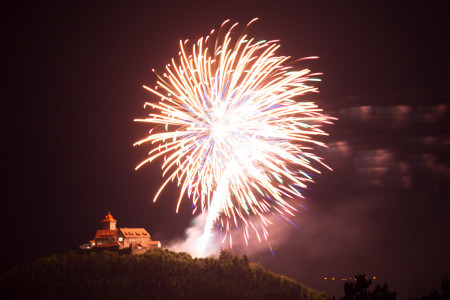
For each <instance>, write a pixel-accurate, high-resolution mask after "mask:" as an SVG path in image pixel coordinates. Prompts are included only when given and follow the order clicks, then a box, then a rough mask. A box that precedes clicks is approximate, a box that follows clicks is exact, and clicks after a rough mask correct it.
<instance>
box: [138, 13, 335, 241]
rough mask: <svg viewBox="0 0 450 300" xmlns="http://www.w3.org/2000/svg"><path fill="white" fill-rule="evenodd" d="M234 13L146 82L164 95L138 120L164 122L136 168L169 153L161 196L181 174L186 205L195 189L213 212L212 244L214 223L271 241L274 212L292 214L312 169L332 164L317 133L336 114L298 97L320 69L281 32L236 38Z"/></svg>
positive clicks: (198, 204) (196, 199)
mask: <svg viewBox="0 0 450 300" xmlns="http://www.w3.org/2000/svg"><path fill="white" fill-rule="evenodd" d="M253 21H254V20H252V21H251V22H250V23H252V22H253ZM227 22H228V21H225V22H224V23H223V24H222V26H221V30H219V32H218V34H217V37H216V38H215V39H214V40H213V39H212V38H211V37H213V34H215V32H214V30H213V31H211V33H210V35H209V36H207V37H206V38H200V39H199V40H198V41H197V43H194V44H192V45H191V46H189V45H190V44H189V42H188V41H185V42H182V41H180V52H179V56H178V57H177V58H176V59H172V61H171V63H170V64H167V65H166V68H165V69H166V70H165V73H164V74H163V75H162V76H159V75H158V74H157V76H158V78H159V80H158V81H157V85H156V87H155V88H149V87H146V86H144V88H145V89H147V90H149V91H150V92H152V93H153V94H155V95H157V96H158V97H160V101H159V102H158V103H145V106H144V107H147V106H149V107H151V108H152V109H153V111H152V113H150V114H149V117H148V118H146V119H136V120H135V121H137V122H146V123H152V124H157V125H158V124H159V125H160V126H155V127H154V128H153V129H152V130H151V131H150V133H149V135H148V136H147V137H146V138H145V139H143V140H140V141H138V142H136V143H135V145H141V144H143V143H146V142H150V143H151V144H154V145H155V146H154V147H153V149H152V150H151V151H150V152H149V157H148V158H147V159H146V160H144V161H143V162H141V163H140V164H139V165H138V166H137V167H136V169H138V168H140V167H141V166H142V165H144V164H146V163H150V162H152V161H154V160H155V159H157V158H163V164H162V169H163V176H165V175H166V174H167V175H168V178H167V179H166V181H165V182H164V183H163V184H162V186H161V187H160V189H159V190H158V192H157V193H156V195H155V198H154V201H156V199H157V198H158V196H159V195H160V193H161V191H162V190H163V189H164V188H165V187H166V185H167V184H168V183H169V182H171V181H174V180H176V181H177V182H178V186H181V192H180V196H179V199H178V203H177V208H176V209H177V211H178V209H179V206H180V202H181V201H182V199H183V198H184V197H185V195H187V197H188V198H189V199H190V200H191V201H192V203H193V207H194V213H195V211H196V210H197V209H198V208H200V209H201V211H202V212H203V213H205V212H207V213H208V217H207V223H206V225H205V235H204V242H205V243H206V241H207V239H208V238H207V236H208V235H209V232H210V230H211V228H212V226H213V224H214V223H215V224H217V225H218V228H219V229H220V231H221V232H223V233H224V234H223V236H224V239H223V241H225V239H226V238H227V237H229V241H230V244H231V242H232V240H231V234H230V233H229V232H230V227H231V226H233V225H234V226H236V227H238V228H240V230H242V232H243V236H244V239H245V242H246V243H247V242H248V239H249V236H250V231H252V232H254V233H255V235H256V237H257V238H258V240H260V241H261V239H265V240H267V238H268V231H267V229H266V228H267V227H268V226H269V225H270V224H271V222H270V221H269V219H268V218H267V216H268V214H270V213H274V214H276V215H277V216H278V217H279V218H284V219H286V220H288V221H290V219H292V218H293V217H294V213H295V212H296V211H297V210H298V209H297V208H296V207H299V206H298V205H299V202H298V201H299V198H302V197H303V196H302V190H303V189H305V188H306V184H307V183H309V182H312V179H311V177H310V176H309V175H308V173H312V172H315V173H320V171H319V170H318V169H316V167H315V166H313V165H314V164H317V163H318V164H321V165H323V166H325V167H326V165H325V164H323V163H322V159H321V158H319V157H317V156H316V155H315V154H314V153H313V152H312V151H313V150H314V146H316V145H318V146H325V144H323V143H322V142H320V141H317V140H316V139H314V137H316V136H319V135H326V133H325V132H324V131H323V130H322V129H321V125H322V124H324V123H330V122H331V119H332V118H330V117H327V116H325V115H323V114H322V110H321V109H319V108H318V107H317V105H316V104H314V103H313V102H300V101H298V100H297V98H298V96H301V95H304V94H305V93H307V92H316V91H317V89H316V88H315V87H312V86H309V85H307V82H308V81H314V80H317V79H314V78H312V77H311V76H314V75H318V74H311V73H310V71H309V70H307V69H304V70H295V69H294V67H293V63H288V61H289V60H290V58H289V57H285V56H278V55H276V51H277V50H278V48H279V47H280V45H279V44H278V41H255V40H254V39H252V38H250V37H249V36H248V35H247V34H245V32H244V33H242V34H241V35H240V36H239V37H238V38H235V39H233V36H234V34H235V32H234V29H235V27H236V25H237V24H234V25H233V26H231V27H230V28H229V29H228V31H226V32H224V30H225V29H224V28H225V27H226V26H227V25H226V24H227ZM250 23H249V24H248V25H250ZM248 25H247V27H248ZM308 58H315V57H308ZM163 128H164V129H165V130H164V129H163ZM255 217H256V218H255ZM223 241H222V242H223Z"/></svg>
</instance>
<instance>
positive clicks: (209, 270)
mask: <svg viewBox="0 0 450 300" xmlns="http://www.w3.org/2000/svg"><path fill="white" fill-rule="evenodd" d="M0 295H2V298H3V296H7V297H6V298H8V299H63V298H66V299H87V298H96V299H105V298H108V299H131V298H132V299H302V300H328V299H330V297H329V296H328V295H327V294H325V293H323V292H319V291H316V290H313V289H310V288H308V287H306V286H304V285H302V284H300V283H298V282H296V281H294V280H293V279H290V278H288V277H286V276H282V275H278V274H274V273H272V272H269V271H267V270H265V269H264V268H263V267H262V266H261V265H260V264H259V263H250V262H249V261H248V258H247V257H246V256H245V255H244V256H243V257H242V258H241V257H239V256H236V255H233V254H232V253H230V252H229V251H222V252H221V254H220V256H219V258H217V259H216V258H192V257H191V255H190V254H188V253H185V252H180V253H177V252H173V251H169V250H167V249H165V250H162V249H154V250H150V251H148V252H147V253H145V254H142V255H129V254H119V253H117V252H110V251H101V252H95V251H84V252H83V251H69V252H67V253H64V254H55V255H51V256H48V257H43V258H40V259H38V260H36V261H35V262H33V263H31V264H28V265H24V266H21V267H16V268H14V269H11V270H9V271H8V272H6V273H4V274H3V275H1V277H0ZM3 299H5V298H3Z"/></svg>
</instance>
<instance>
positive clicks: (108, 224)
mask: <svg viewBox="0 0 450 300" xmlns="http://www.w3.org/2000/svg"><path fill="white" fill-rule="evenodd" d="M102 223H103V229H106V230H116V229H117V227H116V223H117V221H116V220H114V218H113V216H112V215H111V213H109V212H108V214H107V215H106V216H105V218H104V219H103V221H102Z"/></svg>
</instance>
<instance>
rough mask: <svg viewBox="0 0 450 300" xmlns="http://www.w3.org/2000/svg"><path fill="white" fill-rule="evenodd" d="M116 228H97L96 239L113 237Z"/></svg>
mask: <svg viewBox="0 0 450 300" xmlns="http://www.w3.org/2000/svg"><path fill="white" fill-rule="evenodd" d="M117 232H118V230H117V229H115V230H110V229H99V230H97V233H96V234H95V238H96V239H107V238H113V237H116V236H117Z"/></svg>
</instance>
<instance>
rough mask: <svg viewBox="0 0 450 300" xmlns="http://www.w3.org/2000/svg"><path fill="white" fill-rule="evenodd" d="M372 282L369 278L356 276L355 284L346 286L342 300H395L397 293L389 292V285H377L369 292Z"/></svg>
mask: <svg viewBox="0 0 450 300" xmlns="http://www.w3.org/2000/svg"><path fill="white" fill-rule="evenodd" d="M371 284H372V280H370V279H369V280H368V279H367V276H366V275H365V274H364V275H356V276H355V282H346V283H345V285H344V292H345V296H344V297H341V300H395V299H396V298H397V293H396V292H391V291H389V288H388V286H387V284H386V283H385V284H383V286H381V285H379V284H377V285H376V286H375V289H374V290H373V291H369V290H368V289H369V286H370V285H371Z"/></svg>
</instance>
